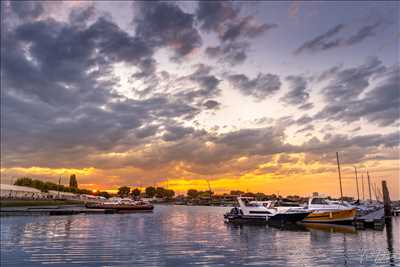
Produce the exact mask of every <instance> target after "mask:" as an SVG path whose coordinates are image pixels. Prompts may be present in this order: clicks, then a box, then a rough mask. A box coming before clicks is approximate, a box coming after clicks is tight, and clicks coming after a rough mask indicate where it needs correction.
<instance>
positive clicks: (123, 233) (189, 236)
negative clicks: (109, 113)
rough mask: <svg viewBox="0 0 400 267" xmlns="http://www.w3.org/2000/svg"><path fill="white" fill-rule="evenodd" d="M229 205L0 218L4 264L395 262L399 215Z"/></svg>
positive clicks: (399, 250)
mask: <svg viewBox="0 0 400 267" xmlns="http://www.w3.org/2000/svg"><path fill="white" fill-rule="evenodd" d="M226 211H227V208H221V207H193V206H192V207H188V206H161V205H160V206H156V208H155V211H154V213H149V214H108V215H73V216H21V217H2V218H1V266H26V267H29V266H43V265H51V266H70V265H80V266H247V265H248V266H400V241H399V238H398V237H399V236H400V218H399V217H398V218H395V219H393V223H392V229H389V231H386V229H384V230H383V231H374V230H363V231H356V230H355V229H354V228H352V227H336V228H333V227H322V228H321V227H319V226H313V227H297V228H294V229H279V228H273V227H268V226H232V225H227V224H225V223H224V222H223V217H222V214H223V213H224V212H226Z"/></svg>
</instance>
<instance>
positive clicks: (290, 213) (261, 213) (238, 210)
mask: <svg viewBox="0 0 400 267" xmlns="http://www.w3.org/2000/svg"><path fill="white" fill-rule="evenodd" d="M238 203H239V207H235V208H233V209H232V210H231V211H230V212H229V213H226V214H225V215H224V219H225V221H226V222H229V223H263V224H266V223H278V224H285V223H295V222H298V221H301V220H303V219H304V218H305V217H307V215H309V213H310V212H308V211H306V210H304V209H302V210H301V209H290V208H285V209H279V208H275V207H273V203H272V202H271V201H254V199H253V198H249V197H238Z"/></svg>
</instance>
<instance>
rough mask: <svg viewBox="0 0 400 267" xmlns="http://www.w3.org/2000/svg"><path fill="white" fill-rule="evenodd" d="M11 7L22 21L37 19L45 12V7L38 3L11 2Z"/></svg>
mask: <svg viewBox="0 0 400 267" xmlns="http://www.w3.org/2000/svg"><path fill="white" fill-rule="evenodd" d="M10 6H11V9H12V10H13V11H14V13H15V14H17V15H18V17H19V18H20V19H22V20H25V19H32V18H33V19H36V18H38V17H39V16H40V15H41V14H42V13H43V11H44V8H43V5H42V4H41V3H40V2H38V1H10Z"/></svg>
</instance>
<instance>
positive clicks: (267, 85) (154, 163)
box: [1, 1, 400, 191]
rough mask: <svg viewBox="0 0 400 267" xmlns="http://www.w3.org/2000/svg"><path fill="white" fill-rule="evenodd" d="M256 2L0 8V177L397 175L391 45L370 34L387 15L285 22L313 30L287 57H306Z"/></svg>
mask: <svg viewBox="0 0 400 267" xmlns="http://www.w3.org/2000/svg"><path fill="white" fill-rule="evenodd" d="M255 5H256V6H255V7H256V8H254V7H253V6H252V7H251V8H250V6H249V5H245V4H243V3H238V2H229V1H210V2H205V1H200V2H198V3H180V2H179V3H178V2H134V3H129V2H126V3H125V2H121V3H119V4H118V5H114V3H112V2H102V3H97V2H90V3H86V2H85V3H82V2H79V1H78V2H76V1H73V2H68V1H67V2H62V3H56V4H53V3H50V2H35V1H28V2H21V1H3V2H2V3H1V12H2V15H3V16H2V17H4V19H3V21H2V28H1V65H2V68H1V77H2V84H1V87H2V88H1V167H2V168H1V174H2V178H3V174H5V175H6V176H7V177H9V176H10V175H11V176H14V177H17V176H19V175H28V176H30V175H36V177H40V178H42V176H41V175H43V177H48V178H49V180H51V179H52V178H54V177H56V176H57V177H59V175H61V174H62V175H64V176H65V175H70V174H71V173H76V174H77V175H79V177H82V179H81V178H79V179H80V180H79V181H82V182H80V184H86V185H89V184H93V187H92V188H93V189H94V188H95V187H97V186H99V188H102V189H115V188H117V187H118V186H120V185H123V184H128V185H131V184H133V183H136V182H138V181H140V182H141V183H142V185H144V186H148V185H150V184H153V183H154V182H157V183H159V184H160V185H162V183H163V181H165V180H166V179H168V180H169V181H171V180H175V182H176V183H177V184H179V183H180V182H188V183H191V181H201V180H204V179H209V180H211V181H212V182H214V181H219V182H220V183H221V184H224V185H223V190H231V189H234V187H235V186H236V185H238V184H246V185H247V183H248V181H253V182H254V181H256V182H254V184H253V188H258V186H259V185H261V184H262V185H264V184H268V186H269V185H270V183H274V181H275V180H277V179H280V181H279V183H280V182H281V181H283V180H285V181H287V183H288V184H290V183H292V181H291V178H293V177H296V179H298V181H299V184H300V183H302V184H304V188H306V189H305V190H309V189H310V187H309V186H310V184H312V182H310V181H311V180H312V179H314V178H310V179H311V180H310V179H309V178H308V176H307V175H309V176H311V175H312V176H313V177H314V176H315V175H314V174H319V176H318V177H322V176H329V175H330V174H331V172H332V171H336V166H335V152H336V151H339V152H340V153H341V160H343V163H344V164H343V165H346V164H349V163H351V164H359V165H365V164H368V165H369V167H370V166H374V167H375V168H376V169H378V168H379V170H382V173H384V172H385V175H386V174H387V173H388V174H390V175H391V176H390V177H391V178H390V179H392V180H394V179H396V178H397V176H396V173H394V171H393V170H396V171H397V170H398V166H397V165H393V164H394V163H393V162H395V161H396V159H397V158H398V149H399V135H398V131H397V128H398V126H399V125H400V121H399V118H400V110H399V109H400V97H399V94H400V91H399V88H400V85H399V75H398V74H399V67H398V64H397V62H396V61H395V58H396V57H395V56H396V55H395V53H394V52H393V51H395V48H394V47H395V45H394V44H393V42H392V41H393V40H389V39H390V38H387V45H386V46H385V47H384V49H382V47H381V44H379V42H375V41H374V39H373V38H371V37H372V36H375V37H376V40H378V39H379V40H384V39H385V38H386V37H388V36H389V35H390V34H391V33H392V30H393V31H394V30H396V29H395V27H394V26H393V25H396V24H395V23H394V24H385V26H386V25H387V29H386V28H385V31H380V30H381V29H382V27H383V20H382V22H381V20H379V19H378V20H374V21H372V22H368V23H366V24H364V25H360V26H354V25H350V24H344V23H346V21H350V20H351V19H352V16H353V15H352V13H351V12H355V11H354V9H356V10H357V12H358V11H359V10H360V9H359V8H358V7H352V8H354V9H353V11H349V12H347V11H346V12H344V13H343V14H344V15H345V17H346V18H343V19H342V17H340V16H337V15H338V14H336V13H335V14H332V16H326V13H325V11H324V10H323V9H321V12H323V14H321V16H319V17H318V21H315V20H314V19H315V18H316V17H312V18H309V17H308V16H305V17H304V18H302V19H301V20H298V23H304V24H301V25H299V27H300V28H303V26H305V25H310V24H309V23H315V27H312V28H313V29H315V32H314V33H313V32H310V36H311V37H312V38H310V40H309V41H304V40H303V41H304V44H303V45H301V46H300V47H299V48H298V49H297V50H296V54H303V53H304V54H305V53H314V54H313V55H314V57H312V58H309V59H307V58H306V59H305V58H304V57H294V56H293V53H292V48H291V46H290V45H287V44H285V43H284V42H287V41H288V39H287V37H288V36H290V41H293V43H296V42H299V43H298V44H300V43H301V42H302V41H301V40H300V39H301V38H300V35H299V34H298V30H299V27H294V28H293V27H288V24H287V23H286V21H285V19H287V6H285V8H276V9H274V8H275V4H274V5H271V4H270V3H268V2H257V3H255ZM278 5H280V4H278ZM282 5H283V4H282ZM282 7H283V6H282ZM264 8H265V9H264ZM271 8H272V9H271ZM262 10H272V11H271V12H276V14H273V16H269V17H265V16H263V14H264V13H262V12H260V11H262ZM282 10H283V13H282ZM393 10H395V9H393ZM386 11H387V12H386V13H385V14H387V15H388V17H389V18H388V19H387V21H392V20H393V19H397V20H398V16H397V14H395V12H394V11H392V9H387V10H386ZM252 12H253V13H252ZM256 12H257V13H256ZM294 13H296V12H294ZM354 14H356V13H354ZM357 14H359V13H357ZM328 17H329V19H327V18H328ZM271 18H274V20H276V21H270V19H271ZM331 18H334V20H332V19H331ZM320 20H321V21H320ZM275 22H276V23H275ZM316 22H318V23H316ZM356 23H357V25H359V23H360V20H357V21H356ZM278 24H279V25H280V26H279V27H278V26H277V25H278ZM332 25H336V26H334V27H331V26H332ZM330 27H331V28H330ZM329 28H330V29H329ZM304 29H305V28H304ZM307 29H308V28H307ZM321 33H322V34H321ZM301 36H304V35H302V34H301ZM271 38H272V39H271ZM311 39H312V40H311ZM385 40H386V39H385ZM396 41H398V40H397V39H396ZM390 42H392V43H390ZM360 43H362V44H363V45H360V46H359V48H360V50H359V51H356V53H353V52H354V51H349V50H348V49H347V48H349V47H350V46H353V45H357V44H360ZM334 47H341V48H342V49H333V48H334ZM330 49H331V50H330ZM325 50H330V51H332V53H331V54H329V57H330V58H329V59H326V58H322V57H321V58H319V54H318V52H320V51H325ZM374 51H375V52H374ZM250 52H251V53H250ZM371 54H376V56H375V57H370V58H368V56H370V55H371ZM322 59H323V60H322ZM365 59H367V60H366V61H365V62H364V60H365ZM359 62H364V63H359ZM233 90H235V91H233ZM243 96H249V97H248V98H247V97H245V98H244V97H243ZM277 100H278V101H277ZM367 131H368V132H367ZM396 157H397V158H396ZM374 167H371V168H374ZM369 169H370V168H369ZM60 173H61V174H60ZM343 174H344V177H346V175H347V173H346V167H344V171H343ZM83 177H84V178H83ZM385 177H386V176H385ZM224 179H227V180H229V181H230V184H225V181H227V180H224ZM318 179H319V178H318ZM150 180H151V181H150ZM243 181H245V182H243ZM312 181H316V180H315V179H314V180H312ZM321 181H322V180H321ZM326 181H329V182H328V184H325V185H326V187H325V188H331V187H330V185H331V184H329V183H330V181H331V180H330V179H326ZM2 182H3V181H2ZM203 182H204V181H203ZM86 185H85V186H86ZM82 186H84V185H82ZM186 186H190V184H189V185H186ZM318 186H320V185H319V184H318ZM288 187H290V185H289V186H288ZM99 188H97V189H99ZM172 188H173V187H172ZM221 188H222V187H221ZM174 189H175V188H174ZM185 189H188V188H184V189H182V190H183V191H185ZM275 189H277V187H274V188H273V189H271V190H275ZM221 190H222V189H221ZM249 190H253V189H251V188H249ZM268 190H269V189H268ZM278 190H281V188H279V189H278ZM288 190H289V189H288ZM296 190H297V188H296ZM318 190H319V188H318Z"/></svg>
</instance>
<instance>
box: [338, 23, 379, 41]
mask: <svg viewBox="0 0 400 267" xmlns="http://www.w3.org/2000/svg"><path fill="white" fill-rule="evenodd" d="M381 24H382V22H381V21H378V22H376V23H374V24H371V25H366V26H364V27H362V28H361V29H359V30H358V32H357V33H355V34H354V35H352V36H350V37H349V38H348V39H347V40H346V45H354V44H358V43H360V42H362V41H364V40H365V39H366V38H368V37H372V36H375V35H376V30H377V28H378V27H379V26H380V25H381Z"/></svg>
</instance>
